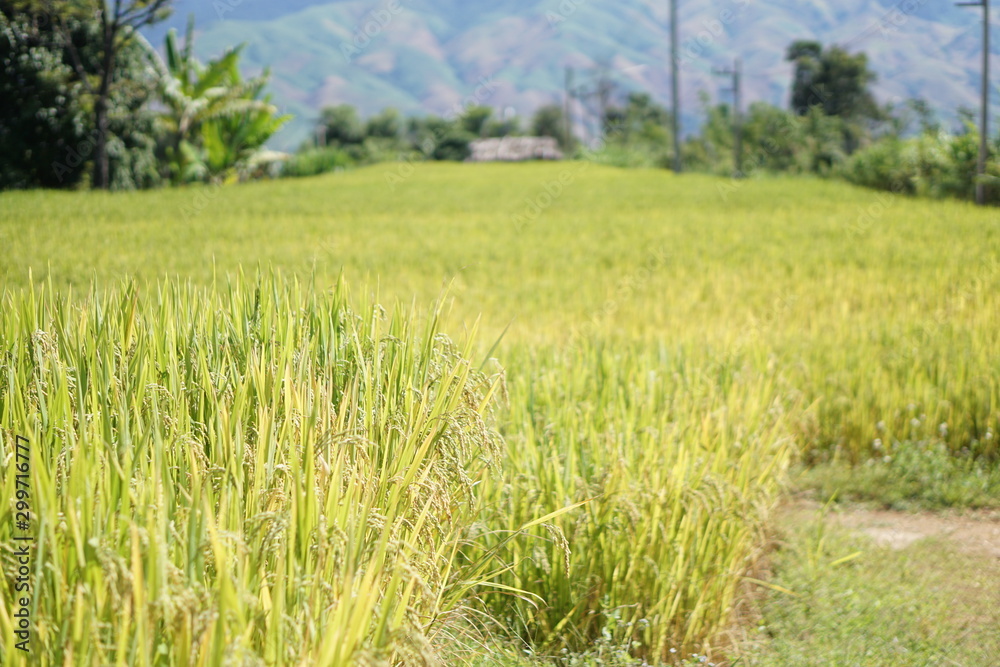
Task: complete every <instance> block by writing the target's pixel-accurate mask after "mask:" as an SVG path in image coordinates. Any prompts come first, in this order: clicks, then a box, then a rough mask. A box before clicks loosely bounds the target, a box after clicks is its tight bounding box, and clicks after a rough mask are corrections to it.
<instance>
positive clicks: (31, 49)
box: [0, 3, 86, 189]
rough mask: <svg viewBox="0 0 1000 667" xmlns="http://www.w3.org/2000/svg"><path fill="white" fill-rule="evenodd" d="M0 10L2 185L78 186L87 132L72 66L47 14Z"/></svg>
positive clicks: (0, 180) (4, 186)
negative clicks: (56, 38)
mask: <svg viewBox="0 0 1000 667" xmlns="http://www.w3.org/2000/svg"><path fill="white" fill-rule="evenodd" d="M0 8H2V10H3V11H2V12H0V156H2V162H0V188H3V189H6V188H18V187H33V186H41V187H49V188H55V187H68V186H73V185H75V184H76V183H77V182H79V180H80V174H81V172H82V170H83V166H84V164H85V160H84V158H83V157H81V156H80V154H79V150H78V148H77V147H78V146H79V145H80V144H81V142H82V141H83V140H84V138H85V136H86V132H85V123H84V119H83V114H84V112H83V109H82V108H81V106H80V105H79V104H78V100H77V98H78V95H77V93H76V92H75V91H74V90H73V88H74V86H76V85H77V84H76V83H75V82H74V81H73V71H72V68H71V67H70V66H69V65H68V64H66V63H65V62H63V57H62V55H63V54H62V49H61V48H60V47H59V45H58V43H57V40H55V39H54V35H53V34H52V32H51V26H50V25H47V23H46V22H45V17H44V16H41V17H40V16H37V15H31V14H28V13H15V12H14V11H13V9H12V8H11V7H10V6H9V5H7V4H6V3H4V4H2V5H0ZM70 153H72V154H73V157H72V158H68V157H67V156H68V155H69V154H70ZM67 162H68V163H72V166H69V165H66V164H65V163H67ZM60 163H63V164H64V170H62V171H58V170H57V169H55V168H53V165H58V164H60ZM57 171H58V173H57Z"/></svg>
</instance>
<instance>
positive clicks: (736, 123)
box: [713, 58, 743, 178]
mask: <svg viewBox="0 0 1000 667" xmlns="http://www.w3.org/2000/svg"><path fill="white" fill-rule="evenodd" d="M713 72H714V73H715V74H717V75H719V76H731V77H733V87H732V93H733V169H734V171H733V176H734V177H735V178H741V177H742V176H743V110H742V99H743V94H742V92H741V86H742V79H743V61H742V60H741V59H739V58H737V59H736V60H734V61H733V66H732V67H727V68H724V69H715V70H713Z"/></svg>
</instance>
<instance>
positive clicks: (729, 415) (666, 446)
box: [0, 163, 1000, 665]
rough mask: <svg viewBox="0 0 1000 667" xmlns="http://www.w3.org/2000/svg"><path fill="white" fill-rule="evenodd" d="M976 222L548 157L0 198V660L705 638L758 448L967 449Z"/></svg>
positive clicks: (657, 645)
mask: <svg viewBox="0 0 1000 667" xmlns="http://www.w3.org/2000/svg"><path fill="white" fill-rule="evenodd" d="M997 222H998V221H997V219H996V215H995V213H992V212H990V211H984V210H980V209H976V208H975V207H973V206H971V205H966V204H963V203H957V202H927V201H920V200H913V199H906V198H899V197H895V196H889V195H885V194H883V193H873V192H869V191H864V190H860V189H856V188H853V187H850V186H847V185H844V184H841V183H832V182H826V181H821V180H806V179H787V178H783V179H777V178H775V179H760V180H752V181H740V182H736V181H728V180H722V179H717V178H711V177H707V176H696V175H684V176H683V177H675V176H673V175H671V174H669V173H666V172H662V171H653V170H628V171H626V170H617V169H612V168H606V167H598V166H594V165H590V164H577V163H564V164H530V165H476V166H465V165H433V164H427V165H413V166H403V167H401V166H399V165H391V164H389V165H379V166H376V167H371V168H366V169H362V170H358V171H353V172H347V173H343V174H337V175H332V176H326V177H319V178H314V179H303V180H296V181H276V182H265V183H256V184H250V185H245V186H239V187H229V188H214V189H213V188H194V189H183V190H170V191H160V192H147V193H130V194H121V195H107V194H104V193H54V192H27V193H6V194H2V195H0V249H2V256H0V280H2V285H3V287H2V297H0V304H2V306H0V307H2V312H0V433H2V437H3V440H2V443H0V455H2V460H3V462H4V468H3V477H2V483H0V487H2V488H0V492H2V493H3V498H4V500H5V502H4V503H3V504H0V508H2V509H0V563H2V568H3V570H4V573H5V575H6V578H7V583H6V584H5V586H4V587H2V588H0V590H2V591H3V605H2V606H0V661H2V662H3V663H4V664H43V665H48V664H88V665H89V664H94V665H96V664H100V665H104V664H129V665H132V664H137V665H141V664H156V665H187V664H193V665H194V664H197V665H221V664H231V663H239V664H265V665H291V664H329V665H348V664H406V665H424V664H438V663H444V664H463V663H469V664H471V663H473V662H475V661H476V660H481V659H482V658H483V656H484V654H486V653H488V652H489V651H490V650H491V649H490V647H492V646H495V645H497V644H498V643H499V644H503V645H505V646H512V647H514V650H516V651H519V652H522V653H523V652H524V651H528V652H530V653H533V654H536V655H541V656H544V655H554V656H558V655H561V651H562V650H563V649H567V650H569V651H578V650H582V649H586V648H587V647H588V646H592V645H594V644H595V642H596V643H601V642H603V643H605V644H609V645H614V646H616V647H623V648H624V650H627V651H628V652H630V653H631V654H633V655H636V656H641V657H646V658H648V659H650V660H653V661H655V660H663V661H666V662H670V661H672V660H675V659H676V658H677V656H681V655H685V656H686V655H690V654H691V653H699V654H702V655H710V656H722V655H724V654H725V652H726V650H727V648H729V646H730V644H731V637H732V636H734V629H735V627H736V626H737V625H738V623H739V622H740V619H741V615H742V613H743V611H744V607H745V604H746V600H747V596H748V594H749V593H750V592H751V591H753V590H754V589H755V588H757V589H759V588H760V587H761V586H766V585H768V582H766V581H761V578H762V577H765V576H766V575H764V574H762V573H761V572H760V571H759V564H760V559H761V557H762V555H763V553H764V551H765V549H766V546H767V543H768V539H769V538H768V535H769V526H770V511H771V509H772V508H773V506H774V504H775V502H776V501H777V499H778V498H779V497H780V494H781V493H782V489H783V486H784V483H785V474H786V471H787V470H788V468H789V466H790V465H792V464H793V463H795V462H798V461H801V462H805V463H815V462H821V461H822V462H826V461H838V462H842V463H844V464H864V463H865V462H866V461H869V460H873V459H876V458H885V457H893V456H895V455H897V454H898V453H899V452H900V451H902V450H903V449H904V448H923V447H935V448H939V447H942V446H943V447H946V448H948V449H950V451H952V452H953V453H954V455H955V456H957V457H980V458H984V459H991V458H995V457H996V456H997V453H998V450H997V445H996V439H997V436H996V434H997V432H998V430H1000V420H998V417H1000V409H998V400H1000V390H998V381H997V378H998V377H1000V357H998V356H997V355H996V354H995V349H996V348H995V345H996V333H995V332H996V331H997V330H1000V326H998V325H1000V321H998V317H1000V307H998V306H1000V297H998V296H997V295H998V287H1000V230H998V224H997ZM16 436H23V437H27V438H28V439H29V441H30V442H31V443H32V449H31V457H32V458H31V461H30V464H31V465H30V491H31V498H30V502H31V503H32V512H33V524H32V531H33V532H32V535H33V536H34V539H35V542H34V552H33V553H34V556H33V560H32V571H31V577H32V579H31V581H32V586H33V588H32V598H31V607H30V616H31V630H32V644H31V650H32V653H31V654H30V656H25V655H23V652H21V651H19V649H18V648H17V647H16V643H17V637H16V635H15V634H14V632H13V631H14V630H15V629H16V625H17V622H18V621H17V619H16V618H15V617H14V616H13V612H12V611H11V610H13V609H15V606H16V603H17V596H16V595H15V592H16V591H15V588H14V585H15V580H16V575H17V572H18V567H19V564H18V561H17V558H16V554H15V551H14V546H13V545H14V544H15V542H14V541H13V538H14V536H15V534H19V533H17V531H16V526H15V513H16V511H17V508H16V497H17V488H18V481H17V477H16V472H17V467H16V465H15V458H16V457H15V444H16V443H15V437H16ZM7 499H9V502H8V501H7ZM736 634H738V633H736Z"/></svg>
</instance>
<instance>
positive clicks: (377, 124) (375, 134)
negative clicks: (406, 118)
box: [365, 108, 403, 140]
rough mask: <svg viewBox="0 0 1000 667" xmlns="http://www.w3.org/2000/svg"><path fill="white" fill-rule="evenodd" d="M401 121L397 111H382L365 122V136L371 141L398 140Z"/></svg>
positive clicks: (400, 131)
mask: <svg viewBox="0 0 1000 667" xmlns="http://www.w3.org/2000/svg"><path fill="white" fill-rule="evenodd" d="M402 128H403V121H402V117H401V116H400V114H399V111H397V110H396V109H393V108H388V109H383V110H382V111H381V112H379V113H378V114H376V115H374V116H372V117H371V118H369V119H368V120H367V122H365V136H367V137H369V138H373V139H392V140H396V139H399V136H400V134H401V133H402Z"/></svg>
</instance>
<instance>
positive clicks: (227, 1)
mask: <svg viewBox="0 0 1000 667" xmlns="http://www.w3.org/2000/svg"><path fill="white" fill-rule="evenodd" d="M243 2H244V0H213V1H212V9H214V10H215V15H216V16H217V17H218V18H219V20H220V21H224V20H225V18H226V14H229V13H231V12H235V11H236V8H237V7H239V6H240V5H242V4H243Z"/></svg>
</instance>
